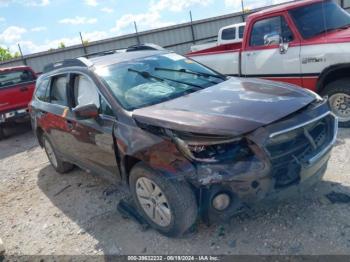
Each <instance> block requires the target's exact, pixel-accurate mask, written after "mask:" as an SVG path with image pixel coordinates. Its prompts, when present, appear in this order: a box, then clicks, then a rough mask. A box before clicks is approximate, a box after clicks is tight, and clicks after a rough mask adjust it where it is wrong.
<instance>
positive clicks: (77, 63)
mask: <svg viewBox="0 0 350 262" xmlns="http://www.w3.org/2000/svg"><path fill="white" fill-rule="evenodd" d="M68 66H80V67H88V66H89V65H88V64H87V63H86V62H85V61H84V60H83V59H79V58H73V59H65V60H63V61H60V62H56V63H51V64H48V65H46V66H45V67H44V70H43V73H47V72H50V71H53V70H56V69H59V68H64V67H68Z"/></svg>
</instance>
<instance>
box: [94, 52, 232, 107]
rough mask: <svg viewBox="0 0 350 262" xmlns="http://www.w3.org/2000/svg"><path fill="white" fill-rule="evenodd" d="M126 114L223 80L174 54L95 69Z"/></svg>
mask: <svg viewBox="0 0 350 262" xmlns="http://www.w3.org/2000/svg"><path fill="white" fill-rule="evenodd" d="M96 73H97V74H98V75H99V76H100V77H101V78H102V79H103V81H104V82H105V83H106V84H107V86H108V87H109V89H110V90H111V91H112V92H113V94H114V96H115V98H116V99H117V100H118V101H119V103H120V104H121V105H122V106H123V107H124V108H125V109H127V110H134V109H137V108H141V107H145V106H150V105H154V104H157V103H161V102H164V101H168V100H170V99H174V98H177V97H180V96H183V95H186V94H189V93H192V92H195V91H198V90H201V89H204V88H207V87H210V86H212V85H216V84H218V83H221V82H223V81H225V80H226V77H225V76H223V75H220V74H218V73H216V72H214V71H212V70H210V69H208V68H206V67H204V66H202V65H200V64H198V63H196V62H194V61H193V60H189V59H187V58H185V57H183V56H180V55H177V54H175V53H168V54H162V55H155V56H149V57H144V58H140V59H136V60H131V61H128V62H123V63H119V64H115V65H111V66H107V67H100V68H97V69H96Z"/></svg>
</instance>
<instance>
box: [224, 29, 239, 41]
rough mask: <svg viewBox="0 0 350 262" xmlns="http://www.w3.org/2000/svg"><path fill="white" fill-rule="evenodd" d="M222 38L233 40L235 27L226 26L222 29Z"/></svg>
mask: <svg viewBox="0 0 350 262" xmlns="http://www.w3.org/2000/svg"><path fill="white" fill-rule="evenodd" d="M221 38H222V40H234V39H236V28H227V29H224V30H222V35H221Z"/></svg>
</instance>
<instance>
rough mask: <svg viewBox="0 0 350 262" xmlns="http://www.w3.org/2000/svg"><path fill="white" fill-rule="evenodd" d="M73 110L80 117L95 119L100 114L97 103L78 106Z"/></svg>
mask: <svg viewBox="0 0 350 262" xmlns="http://www.w3.org/2000/svg"><path fill="white" fill-rule="evenodd" d="M73 112H74V114H75V116H76V117H77V118H78V119H94V118H96V117H97V116H98V115H99V112H98V108H97V106H96V105H95V104H88V105H82V106H77V107H76V108H74V109H73Z"/></svg>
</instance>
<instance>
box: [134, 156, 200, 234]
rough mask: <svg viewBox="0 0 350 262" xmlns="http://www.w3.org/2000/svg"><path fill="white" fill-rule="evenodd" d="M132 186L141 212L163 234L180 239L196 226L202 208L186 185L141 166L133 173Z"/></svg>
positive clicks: (138, 165)
mask: <svg viewBox="0 0 350 262" xmlns="http://www.w3.org/2000/svg"><path fill="white" fill-rule="evenodd" d="M129 184H130V191H131V194H132V197H133V200H134V202H135V204H136V207H137V209H138V211H139V212H140V213H141V215H142V216H143V217H144V218H145V219H146V220H147V222H148V223H149V224H150V225H151V226H152V227H153V228H155V229H156V230H157V231H158V232H160V233H161V234H163V235H165V236H168V237H180V236H182V235H183V234H184V233H185V232H186V231H188V230H189V229H190V228H191V226H192V225H193V224H194V223H195V221H196V218H197V213H198V207H197V203H196V199H195V195H194V192H193V191H192V189H191V188H190V186H189V185H188V184H187V183H186V182H179V181H177V180H174V179H173V180H170V179H168V178H166V177H165V176H162V175H161V174H159V173H158V172H156V171H155V170H153V169H151V168H149V167H148V166H146V165H145V164H143V163H138V164H136V165H135V166H134V168H133V169H132V170H131V172H130V177H129Z"/></svg>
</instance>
